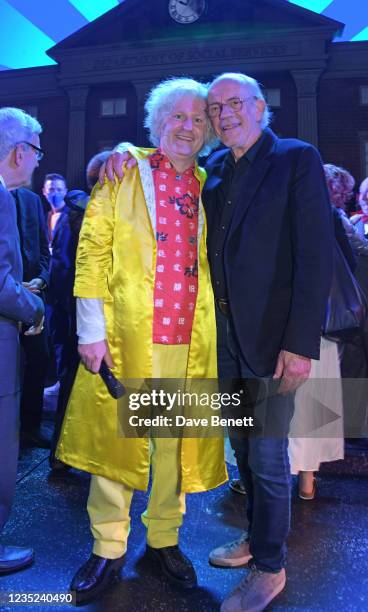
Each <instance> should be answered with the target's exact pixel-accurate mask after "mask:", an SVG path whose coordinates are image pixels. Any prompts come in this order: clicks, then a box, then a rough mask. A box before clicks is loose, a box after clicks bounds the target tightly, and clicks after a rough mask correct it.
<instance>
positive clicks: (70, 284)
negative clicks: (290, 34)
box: [0, 73, 368, 612]
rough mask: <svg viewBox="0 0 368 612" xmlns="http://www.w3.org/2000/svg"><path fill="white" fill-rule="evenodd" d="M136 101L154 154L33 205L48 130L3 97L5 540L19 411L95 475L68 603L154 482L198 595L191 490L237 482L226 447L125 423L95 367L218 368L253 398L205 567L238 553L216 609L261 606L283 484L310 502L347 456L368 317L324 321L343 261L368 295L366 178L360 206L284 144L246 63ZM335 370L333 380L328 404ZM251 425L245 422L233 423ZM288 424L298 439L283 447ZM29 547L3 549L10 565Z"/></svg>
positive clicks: (227, 385) (237, 436) (310, 150)
mask: <svg viewBox="0 0 368 612" xmlns="http://www.w3.org/2000/svg"><path fill="white" fill-rule="evenodd" d="M145 111H146V118H145V127H146V128H147V130H148V133H149V139H150V142H151V144H152V146H153V148H141V147H139V146H135V145H133V144H132V143H121V144H119V145H117V147H116V149H115V150H114V151H105V152H103V153H98V154H96V155H95V156H94V157H93V158H92V160H90V162H89V164H88V165H87V169H86V176H87V185H88V193H87V192H85V191H81V190H68V186H67V182H66V180H65V178H64V177H63V176H62V175H61V174H59V173H56V172H55V173H52V174H47V175H46V176H45V179H44V184H43V189H42V196H43V201H42V200H41V199H40V197H39V196H38V195H36V194H35V193H33V192H32V191H30V190H29V189H28V188H27V186H28V185H29V183H30V179H31V176H32V173H33V171H34V169H35V168H36V167H37V166H38V164H39V162H40V161H41V159H42V157H43V155H44V152H43V150H42V149H41V147H40V134H41V132H42V128H41V125H40V124H39V122H38V121H37V120H36V119H34V118H33V117H31V116H30V115H28V114H26V113H25V112H24V111H22V110H20V109H16V108H2V109H0V182H1V186H0V215H1V227H2V232H1V235H0V253H1V263H0V329H1V336H0V338H1V340H0V341H1V343H2V347H1V349H2V350H1V351H0V359H1V360H2V361H1V365H2V368H1V372H0V412H1V415H2V420H1V425H0V440H1V445H0V533H1V530H2V528H3V526H4V524H5V522H6V520H7V518H8V516H9V513H10V509H11V503H12V498H13V494H14V488H15V477H16V464H17V455H18V415H20V420H21V442H22V443H28V444H33V445H35V446H41V447H45V448H50V468H51V469H52V470H67V469H69V468H70V467H73V468H77V469H81V470H84V471H86V472H89V473H90V474H91V481H90V491H89V498H88V503H87V511H88V514H89V519H90V524H91V531H92V536H93V540H94V543H93V549H92V552H91V554H90V556H89V558H88V559H87V561H86V562H85V563H83V564H82V566H81V567H80V568H79V569H78V570H77V571H76V574H75V576H74V578H73V579H72V582H71V585H70V589H71V591H73V592H74V593H75V595H76V601H77V602H78V603H85V602H88V601H91V600H93V599H95V598H96V597H98V596H99V595H100V594H101V593H102V592H103V591H104V590H105V589H106V588H107V587H108V585H109V584H110V582H111V580H112V578H113V577H114V576H115V575H116V574H117V573H118V572H119V570H120V568H121V566H122V564H123V563H124V555H125V552H126V549H127V539H128V534H129V527H130V516H129V511H130V504H131V501H132V496H133V493H134V490H135V489H138V490H146V489H147V487H148V484H149V477H150V474H151V477H152V482H151V488H150V496H149V501H148V505H147V509H146V510H145V512H144V513H143V514H142V521H143V523H144V525H145V526H146V528H147V548H146V555H147V557H148V558H150V559H152V560H153V561H154V562H155V563H156V564H157V565H158V566H159V567H160V568H161V570H162V573H163V574H164V575H165V577H166V578H167V579H168V580H169V582H171V583H172V584H174V585H176V586H179V587H182V588H188V589H190V588H194V587H195V586H196V585H197V577H196V572H195V569H194V566H193V564H192V562H191V560H190V559H189V558H188V557H187V556H186V555H185V554H184V552H183V551H182V550H181V548H180V545H179V531H180V527H181V525H182V522H183V518H184V514H185V493H187V492H195V493H199V492H201V491H206V490H208V489H211V488H214V487H217V486H219V485H221V484H223V483H224V482H226V480H227V472H226V465H225V460H224V439H223V437H221V436H220V435H200V436H199V435H197V436H196V435H193V432H192V435H185V433H183V432H181V435H177V430H175V431H176V433H175V434H174V435H166V434H162V432H161V433H160V431H159V430H157V429H155V430H154V429H152V430H151V433H150V434H148V435H147V433H146V434H145V435H138V434H137V435H135V436H125V437H124V436H123V435H121V434H120V435H119V434H118V416H117V413H118V410H120V408H118V406H119V402H118V400H117V399H116V398H115V397H113V396H112V394H111V392H110V391H109V388H108V386H106V384H105V382H104V380H103V378H102V377H101V376H99V375H98V373H99V372H100V370H101V365H102V364H103V363H104V364H105V366H107V368H108V370H110V373H111V372H112V373H113V375H114V376H115V377H116V378H117V379H118V380H133V379H134V380H144V381H150V380H151V381H152V380H154V381H156V382H155V384H156V385H157V380H161V381H162V385H163V387H164V386H165V385H166V384H168V386H170V379H175V381H176V384H177V385H179V387H180V388H181V389H183V390H184V389H185V388H186V385H187V384H188V381H192V380H195V379H198V380H203V381H206V380H208V379H218V381H219V382H218V386H219V390H220V392H221V393H222V394H225V395H227V396H228V395H229V394H233V393H237V392H240V393H244V395H245V396H246V397H247V398H250V400H249V401H243V402H241V403H240V405H239V406H235V405H230V406H225V405H224V406H223V415H224V418H225V420H226V419H227V418H228V419H229V426H228V435H229V440H230V444H231V448H232V450H233V453H234V456H235V461H236V464H237V466H238V470H239V476H240V482H239V483H236V485H235V486H237V487H238V490H240V491H241V492H242V493H245V500H246V504H247V525H244V531H243V532H242V533H241V534H240V537H239V538H238V539H237V540H236V541H235V542H229V543H224V545H223V546H221V547H219V548H216V549H215V550H212V551H209V561H210V563H211V564H212V565H215V566H218V567H237V566H242V565H247V570H246V573H245V576H244V578H243V579H242V581H241V582H240V584H239V585H238V587H237V588H236V589H235V590H234V591H233V592H232V593H230V594H229V596H228V597H227V598H226V600H225V601H224V602H223V604H222V607H221V610H222V612H242V611H245V610H252V611H257V610H263V609H264V608H265V607H266V606H267V605H268V604H269V603H270V602H271V601H272V600H273V599H274V598H275V597H276V596H277V595H278V593H280V592H281V591H282V590H283V589H284V587H285V584H286V573H285V557H286V539H287V535H288V532H289V527H290V512H291V474H299V496H300V497H301V498H302V499H304V500H312V499H313V498H314V496H315V494H316V480H315V473H316V472H317V471H318V469H319V466H320V463H322V462H324V461H333V460H336V459H342V458H343V456H344V445H343V438H344V430H343V412H344V394H343V389H342V387H341V385H340V383H339V381H340V380H341V374H342V375H343V376H348V377H349V378H354V377H356V378H359V377H360V378H365V377H366V369H367V359H366V348H365V346H366V343H365V339H366V330H365V327H364V320H359V321H358V320H357V323H356V327H355V328H354V326H351V325H350V324H349V329H348V330H347V329H337V330H333V331H334V333H332V331H331V329H330V328H328V324H327V323H326V321H327V319H328V313H330V318H331V310H332V309H333V308H334V307H335V304H333V303H332V302H333V300H334V299H335V298H333V296H332V291H331V288H332V287H333V286H334V285H335V284H336V283H337V282H338V281H337V280H336V270H337V267H338V266H337V259H338V258H341V261H342V262H343V265H344V266H345V267H346V274H347V276H346V278H348V279H350V278H351V279H352V282H353V283H356V284H355V285H354V287H358V284H357V282H356V279H358V281H359V283H360V288H361V292H362V295H363V298H362V299H363V302H364V299H365V298H364V294H365V292H366V293H368V285H367V280H366V274H365V272H366V269H365V262H366V261H368V259H367V258H368V179H365V180H364V181H363V182H362V184H361V186H360V189H359V194H358V206H357V209H354V211H352V210H350V209H349V207H350V205H351V200H352V196H353V190H354V179H353V177H352V176H351V175H350V174H349V172H348V171H346V170H345V169H343V168H339V167H336V166H333V165H332V164H325V165H324V166H323V164H322V161H321V158H320V155H319V153H318V151H317V150H316V149H315V148H314V147H313V146H311V145H310V144H308V143H305V142H302V141H300V140H297V139H282V138H278V137H277V136H276V135H275V134H274V132H273V131H272V130H271V129H270V127H269V123H270V121H271V113H270V111H269V108H268V106H267V104H266V101H265V99H264V96H263V93H262V90H261V88H260V86H259V84H258V83H257V82H256V81H255V80H254V79H253V78H251V77H249V76H247V75H243V74H238V73H225V74H222V75H220V76H219V77H217V78H216V79H215V80H214V81H213V82H212V83H211V84H210V85H209V86H205V85H203V84H201V83H199V82H197V81H194V80H193V79H190V78H172V79H168V80H166V81H163V82H161V83H159V84H158V85H157V86H156V87H154V88H153V89H152V91H151V92H150V94H149V96H148V98H147V101H146V105H145ZM138 144H139V143H138ZM204 156H205V157H206V158H207V161H206V164H205V170H204V169H202V168H201V167H200V166H199V165H198V158H199V157H204ZM351 212H353V214H352V216H351V215H350V213H351ZM336 253H338V255H336ZM22 260H23V265H22ZM339 261H340V259H339ZM339 265H340V264H339ZM367 278H368V276H367ZM339 282H340V283H341V282H342V281H341V279H340V280H339ZM344 290H345V287H344V288H343V292H344ZM338 306H339V308H340V309H341V308H342V306H341V304H339V305H338ZM362 308H363V310H364V303H363V306H362ZM363 318H364V317H363ZM340 327H341V326H340ZM335 332H336V333H335ZM345 332H346V333H345ZM357 338H358V340H357ZM21 351H22V363H23V367H22V371H21V368H20V357H21ZM308 379H309V381H308ZM328 379H332V380H334V381H335V384H334V385H333V386H331V387H329V389H330V391H329V392H327V391H323V393H322V398H321V396H320V395H318V393H321V391H320V389H321V385H320V381H321V380H322V381H324V380H328ZM306 381H308V382H306ZM46 385H49V386H50V385H53V386H54V388H55V385H56V387H57V388H58V404H57V411H56V421H55V427H54V432H53V436H52V440H50V437H49V436H47V435H46V433H45V431H44V429H43V426H42V409H43V394H44V387H45V386H46ZM311 385H312V386H313V385H315V388H316V389H317V388H318V389H317V391H318V392H317V391H315V390H313V389H314V388H312V391H311ZM322 390H323V385H322ZM360 401H361V402H362V403H363V402H364V398H363V394H361V399H360ZM321 402H322V403H324V404H325V405H327V406H331V407H332V408H333V410H334V411H335V413H337V414H338V415H339V416H340V417H341V418H340V419H338V420H337V422H336V423H335V425H334V429H333V431H331V430H323V432H324V436H321V435H319V436H318V437H317V436H316V437H311V436H310V435H309V436H308V435H307V433H310V432H308V431H307V430H308V425H307V424H306V421H308V422H310V419H311V416H310V415H311V411H314V414H315V419H314V422H315V423H316V422H317V423H318V418H319V416H320V415H319V407H320V405H321ZM244 415H248V416H249V415H251V416H250V419H251V422H252V423H253V422H254V423H255V425H256V426H255V428H254V431H249V430H246V428H245V427H243V428H242V427H241V428H239V427H235V426H234V424H233V421H234V419H233V417H243V416H244ZM306 415H308V418H306ZM312 420H313V419H312ZM293 424H294V425H295V424H297V426H296V431H297V432H298V435H297V436H290V439H289V432H290V431H293ZM322 425H323V423H322ZM304 432H305V434H306V436H305V437H304V436H303V433H304ZM363 433H364V430H363V423H362V434H363ZM233 486H234V484H233ZM239 487H240V488H239ZM33 557H34V555H33V551H32V550H31V549H23V548H17V547H10V546H6V545H2V546H0V574H1V573H8V572H11V571H16V570H19V569H22V568H24V567H27V566H28V565H30V564H31V563H32V562H33Z"/></svg>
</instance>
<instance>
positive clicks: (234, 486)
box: [229, 478, 247, 495]
mask: <svg viewBox="0 0 368 612" xmlns="http://www.w3.org/2000/svg"><path fill="white" fill-rule="evenodd" d="M229 487H230V489H231V490H232V491H235V493H240V495H246V494H247V492H246V490H245V486H244V485H243V481H242V480H240V478H233V479H232V480H229Z"/></svg>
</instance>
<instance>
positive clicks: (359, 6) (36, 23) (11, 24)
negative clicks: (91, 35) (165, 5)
mask: <svg viewBox="0 0 368 612" xmlns="http://www.w3.org/2000/svg"><path fill="white" fill-rule="evenodd" d="M125 1H126V0H0V15H1V26H2V32H1V37H0V70H4V69H7V68H27V67H30V66H42V65H46V64H53V63H54V62H53V60H51V59H50V58H49V57H48V56H47V55H46V53H45V51H46V50H47V49H49V48H50V47H52V46H53V45H54V44H55V43H58V42H59V41H61V40H63V39H64V38H66V37H67V36H69V35H70V34H73V33H74V32H76V31H77V30H79V29H80V28H82V27H83V26H85V25H87V24H88V23H89V22H90V21H93V20H94V19H97V18H98V17H100V16H101V15H103V14H105V13H106V12H107V11H109V10H111V9H113V8H115V7H116V6H118V5H119V4H122V3H123V2H125ZM148 1H150V2H154V0H148ZM288 1H289V2H290V3H292V4H296V5H298V6H300V7H301V8H306V9H309V10H311V11H314V12H315V13H323V14H324V15H325V16H326V17H330V18H331V19H335V20H337V21H340V22H342V23H345V24H346V26H345V29H344V33H343V37H342V38H340V39H338V40H354V41H359V40H368V26H367V24H368V0H288ZM146 2H147V0H146ZM132 4H133V5H134V3H132ZM144 4H145V2H144V0H141V5H142V11H144ZM285 4H286V1H285Z"/></svg>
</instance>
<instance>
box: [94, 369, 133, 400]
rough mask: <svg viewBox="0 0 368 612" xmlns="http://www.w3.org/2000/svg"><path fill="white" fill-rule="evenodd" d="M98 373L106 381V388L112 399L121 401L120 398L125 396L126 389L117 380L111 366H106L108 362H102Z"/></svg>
mask: <svg viewBox="0 0 368 612" xmlns="http://www.w3.org/2000/svg"><path fill="white" fill-rule="evenodd" d="M98 373H99V375H100V376H101V378H102V380H103V381H104V383H105V385H106V387H107V388H108V390H109V393H110V395H111V397H113V398H114V399H119V398H120V397H122V396H123V395H125V393H126V389H125V387H124V385H123V384H122V383H121V382H120V380H118V379H117V378H115V376H114V375H113V373H112V372H111V370H110V368H109V366H108V365H106V362H105V361H103V360H102V361H101V365H100V369H99V371H98Z"/></svg>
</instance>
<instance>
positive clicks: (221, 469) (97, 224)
mask: <svg viewBox="0 0 368 612" xmlns="http://www.w3.org/2000/svg"><path fill="white" fill-rule="evenodd" d="M130 150H131V152H132V154H133V155H134V156H135V157H136V158H137V159H140V160H143V159H145V158H146V157H147V155H148V154H149V153H150V152H151V151H152V150H148V149H138V148H135V147H132V148H131V149H130ZM145 161H146V163H147V161H148V160H145ZM139 163H141V162H139ZM143 163H144V162H143ZM149 172H150V171H149ZM150 174H151V176H152V173H151V172H150ZM141 175H142V172H141V171H140V169H139V168H138V167H135V168H133V169H131V170H127V171H126V174H125V177H124V180H123V181H122V182H121V183H120V184H112V183H110V182H107V181H106V182H105V184H104V186H103V187H100V186H96V187H95V189H94V191H93V193H92V197H91V200H90V202H89V204H88V207H87V211H86V214H85V218H84V222H83V226H82V229H81V234H80V240H79V246H78V253H77V266H76V279H75V286H74V294H75V295H76V296H77V297H81V298H102V299H103V301H104V315H105V321H106V330H107V338H108V344H109V347H110V351H111V354H112V357H113V360H114V364H115V367H114V370H113V371H114V374H115V376H116V377H117V378H120V379H123V378H124V379H127V378H151V377H152V322H153V291H154V281H155V269H156V238H155V235H154V231H153V227H152V219H153V217H152V210H151V216H150V212H149V210H148V206H147V204H146V199H145V194H146V197H147V185H146V186H144V184H143V185H142V180H141ZM195 175H196V177H197V178H198V179H199V180H200V182H201V187H202V186H203V183H204V181H205V172H204V170H202V169H200V168H199V167H196V170H195ZM143 183H144V181H143ZM148 189H149V186H148ZM150 195H151V196H152V184H151V194H150ZM153 199H154V195H153ZM201 208H202V213H203V207H202V204H201ZM203 217H204V213H203ZM198 268H199V273H198V274H199V276H198V296H197V303H196V310H195V316H194V322H193V330H192V337H191V344H190V348H189V357H188V366H187V377H188V378H189V379H190V378H216V376H217V365H216V325H215V313H214V300H213V292H212V287H211V279H210V272H209V265H208V261H207V255H206V223H205V220H204V225H203V231H202V235H201V236H200V243H199V261H198ZM57 455H58V457H59V458H60V459H61V460H62V461H64V462H65V463H67V464H68V465H72V466H74V467H77V468H79V469H82V470H85V471H87V472H91V473H92V474H97V475H100V476H105V477H106V478H110V479H111V480H115V481H117V482H122V483H124V484H126V485H128V486H130V487H133V488H135V489H141V490H146V489H147V486H148V480H149V467H150V456H149V440H148V439H147V438H122V437H118V436H117V402H116V400H114V399H113V398H112V397H111V396H110V395H109V393H108V391H107V389H106V387H105V385H104V383H103V382H102V380H101V379H100V376H98V375H93V374H91V373H89V372H88V371H87V370H86V369H85V368H84V366H83V365H81V366H80V367H79V369H78V373H77V377H76V381H75V383H74V387H73V390H72V393H71V397H70V400H69V404H68V408H67V412H66V416H65V419H64V424H63V429H62V434H61V439H60V443H59V446H58V449H57ZM181 468H182V473H181V482H182V491H183V492H199V491H204V490H207V489H211V488H213V487H216V486H218V485H220V484H222V483H223V482H225V481H226V479H227V474H226V468H225V464H224V451H223V439H221V438H183V441H182V451H181Z"/></svg>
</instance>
